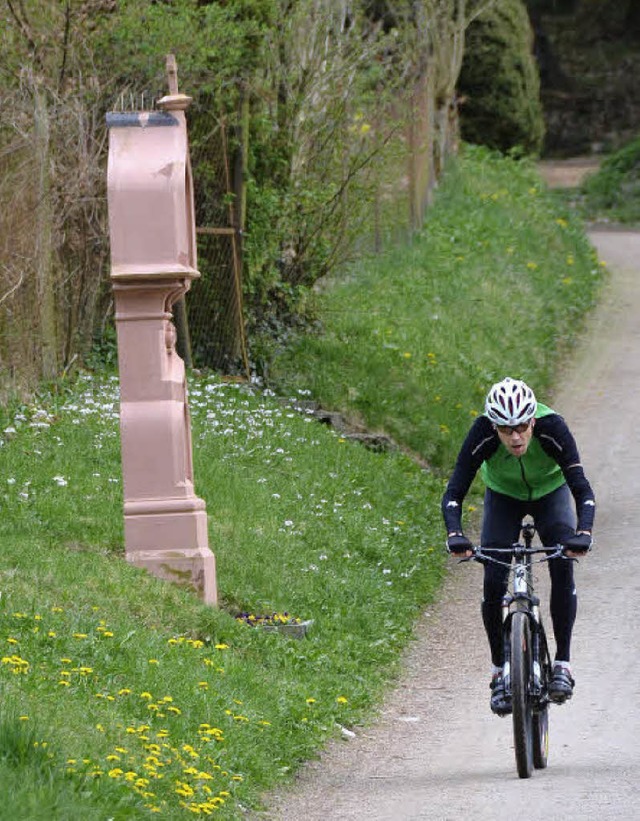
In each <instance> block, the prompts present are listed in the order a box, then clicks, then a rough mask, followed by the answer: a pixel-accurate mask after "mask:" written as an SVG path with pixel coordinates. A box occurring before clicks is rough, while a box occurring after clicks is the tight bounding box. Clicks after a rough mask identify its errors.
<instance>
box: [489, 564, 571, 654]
mask: <svg viewBox="0 0 640 821" xmlns="http://www.w3.org/2000/svg"><path fill="white" fill-rule="evenodd" d="M548 566H549V573H550V576H551V602H550V609H551V622H552V624H553V633H554V636H555V640H556V656H555V657H556V658H557V659H560V660H562V661H570V654H571V632H572V630H573V625H574V622H575V620H576V613H577V609H578V599H577V596H576V588H575V584H574V581H573V562H569V561H567V560H566V559H552V560H551V561H550V562H548ZM507 578H508V570H507V568H506V567H501V566H500V565H495V564H487V565H485V568H484V598H483V601H482V620H483V621H484V626H485V630H486V631H487V636H488V638H489V646H490V648H491V660H492V662H493V663H494V664H495V665H496V666H497V667H502V665H503V664H504V647H503V644H502V597H503V596H504V594H505V593H506V590H507Z"/></svg>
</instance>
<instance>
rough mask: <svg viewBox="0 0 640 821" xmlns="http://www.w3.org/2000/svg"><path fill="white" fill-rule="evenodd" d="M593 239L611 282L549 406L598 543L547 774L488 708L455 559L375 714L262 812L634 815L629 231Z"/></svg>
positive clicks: (475, 616) (635, 585)
mask: <svg viewBox="0 0 640 821" xmlns="http://www.w3.org/2000/svg"><path fill="white" fill-rule="evenodd" d="M591 239H592V242H593V244H594V245H595V247H596V248H597V250H598V253H599V255H600V258H601V259H603V260H605V261H606V262H607V264H608V266H609V268H610V269H611V271H612V277H611V281H610V283H609V285H608V287H607V289H606V293H605V297H604V300H603V302H602V305H601V306H600V308H599V309H598V311H597V312H596V314H595V316H594V317H593V318H592V320H591V322H590V330H589V333H588V334H587V335H586V338H585V342H584V345H583V347H582V349H581V350H580V351H579V352H578V353H577V354H576V356H575V357H574V359H573V361H572V363H571V368H570V370H569V371H568V373H567V377H566V379H565V380H564V384H563V386H562V390H561V391H560V392H559V393H558V394H557V395H556V396H554V397H553V399H552V404H553V406H554V407H555V408H556V409H557V410H558V411H559V412H561V413H562V414H563V415H564V416H565V417H566V418H567V419H568V421H569V422H570V425H571V427H572V428H573V430H574V432H575V434H576V438H577V440H578V444H579V446H580V450H581V455H582V461H583V463H584V464H585V468H586V470H587V473H588V475H589V477H590V479H591V481H592V484H593V485H594V489H595V491H596V497H597V500H598V514H597V528H596V547H595V549H594V551H593V552H592V554H591V555H590V556H589V557H588V558H587V559H585V560H582V561H581V563H580V566H579V567H578V568H576V570H577V583H578V594H579V614H578V622H577V625H576V629H575V632H574V644H573V659H574V674H575V676H576V679H577V686H576V691H575V695H574V698H573V700H572V702H571V703H569V704H567V705H565V706H562V707H555V706H554V707H552V708H551V752H550V760H549V767H548V769H547V770H544V771H538V772H536V773H535V774H534V776H533V778H531V779H529V780H520V779H518V777H517V775H516V773H515V769H514V760H513V751H512V741H511V722H510V719H499V718H496V717H494V716H493V715H492V714H491V713H490V711H489V709H488V697H489V689H488V675H487V674H488V660H487V650H486V640H485V637H484V633H483V631H482V627H481V623H480V617H479V612H478V610H479V606H478V599H479V591H480V581H481V569H480V568H479V566H472V565H464V566H461V567H457V566H456V567H454V568H453V569H452V572H451V573H450V575H449V579H448V581H447V584H446V586H445V590H444V594H443V598H442V601H441V602H440V603H439V604H438V605H437V606H434V607H433V608H432V611H431V612H430V613H427V614H425V617H424V618H423V621H422V623H421V625H420V627H419V630H418V635H417V641H416V642H415V644H414V645H413V646H412V648H411V650H410V652H409V654H408V656H407V660H406V672H405V675H404V677H403V679H402V681H401V683H400V686H399V687H398V688H397V689H396V690H395V691H394V692H392V693H391V694H390V696H389V698H388V701H387V703H386V705H385V707H384V710H383V712H382V715H381V716H380V719H379V721H378V722H377V723H376V724H375V725H374V726H373V727H371V728H368V729H364V730H361V731H359V732H358V733H357V734H356V737H355V738H354V739H352V740H350V741H342V742H337V743H334V744H332V745H331V746H330V747H329V748H328V749H327V750H326V752H325V754H324V755H323V756H322V758H321V759H320V760H319V761H317V762H314V763H312V764H310V765H309V766H308V767H306V768H305V769H304V770H303V772H302V773H301V775H300V777H299V779H298V781H297V782H296V785H295V786H294V787H293V788H292V789H290V790H287V791H286V792H285V791H283V793H282V794H281V795H275V796H271V800H270V810H269V812H268V813H267V814H265V815H262V816H261V817H262V818H268V819H270V820H271V821H303V820H304V821H316V820H317V821H320V819H322V821H338V820H339V821H342V820H343V819H345V820H346V819H357V820H358V821H368V820H369V819H371V821H387V819H388V821H392V820H393V821H401V820H402V819H430V820H431V821H448V820H449V819H451V821H454V819H455V821H466V819H475V820H480V821H481V820H482V819H494V818H495V817H496V815H504V814H505V813H508V814H512V813H513V812H516V813H517V812H525V811H526V812H527V813H529V812H530V811H531V809H532V807H535V817H536V818H546V819H548V821H556V819H558V820H559V819H562V820H563V821H567V820H569V821H572V819H580V821H591V820H592V819H593V821H608V819H612V820H613V819H615V820H616V821H632V819H633V821H635V819H638V818H640V807H639V805H638V802H639V799H640V676H639V673H638V659H639V658H640V633H638V632H636V631H635V626H636V618H637V611H638V609H639V608H640V604H639V603H638V602H640V551H639V550H638V548H637V545H636V544H635V542H636V541H637V538H638V537H637V534H638V532H640V437H639V436H638V432H637V421H636V417H638V416H639V415H640V320H638V317H639V316H640V233H633V232H624V231H617V232H596V233H593V234H592V235H591ZM540 582H541V585H543V586H544V583H545V582H546V573H545V574H544V575H543V574H540ZM636 596H637V597H638V598H637V599H636ZM546 620H547V623H548V622H549V618H548V613H547V617H546Z"/></svg>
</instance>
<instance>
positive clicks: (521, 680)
mask: <svg viewBox="0 0 640 821" xmlns="http://www.w3.org/2000/svg"><path fill="white" fill-rule="evenodd" d="M531 671H532V660H531V628H530V626H529V618H528V616H527V614H526V613H520V612H516V613H514V614H513V617H512V619H511V704H512V708H513V743H514V748H515V753H516V766H517V769H518V775H519V776H520V778H530V777H531V774H532V772H533V712H532V708H531V697H530V692H529V690H530V681H531Z"/></svg>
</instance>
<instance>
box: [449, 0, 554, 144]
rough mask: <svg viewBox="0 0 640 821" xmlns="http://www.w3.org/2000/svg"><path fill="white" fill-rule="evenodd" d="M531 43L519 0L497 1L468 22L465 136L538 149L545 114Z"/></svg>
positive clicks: (464, 68) (461, 82)
mask: <svg viewBox="0 0 640 821" xmlns="http://www.w3.org/2000/svg"><path fill="white" fill-rule="evenodd" d="M532 45H533V35H532V31H531V25H530V23H529V17H528V15H527V11H526V9H525V7H524V5H523V3H522V2H521V0H502V2H500V3H493V4H491V5H489V7H488V8H487V10H486V11H485V12H484V13H483V14H481V15H480V16H479V17H478V18H477V19H476V20H475V21H474V22H473V23H472V24H471V25H470V26H469V28H468V30H467V36H466V44H465V57H464V60H463V63H462V71H461V73H460V79H459V82H458V91H459V93H460V96H461V100H462V107H461V112H462V116H461V130H462V136H463V138H464V139H465V140H466V141H468V142H471V143H478V144H481V145H486V146H489V147H490V148H496V149H498V150H499V151H503V152H507V151H509V149H512V148H515V147H520V148H521V149H523V150H524V151H525V152H526V153H528V154H535V153H538V152H539V150H540V148H541V146H542V139H543V136H544V119H543V113H542V106H541V103H540V78H539V75H538V68H537V66H536V63H535V59H534V57H533V52H532Z"/></svg>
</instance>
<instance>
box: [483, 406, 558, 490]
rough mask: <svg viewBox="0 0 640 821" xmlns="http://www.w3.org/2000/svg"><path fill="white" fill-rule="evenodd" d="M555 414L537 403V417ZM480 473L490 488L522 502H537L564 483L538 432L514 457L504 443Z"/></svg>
mask: <svg viewBox="0 0 640 821" xmlns="http://www.w3.org/2000/svg"><path fill="white" fill-rule="evenodd" d="M552 413H555V411H553V410H551V408H548V407H547V406H546V405H542V404H541V403H540V402H538V407H537V410H536V419H540V418H542V417H543V416H549V415H550V414H552ZM480 473H481V476H482V479H483V481H484V483H485V485H486V486H487V487H488V488H491V490H493V491H495V492H496V493H502V494H504V495H505V496H511V497H513V498H514V499H520V500H522V501H536V500H537V499H540V498H542V497H543V496H546V495H547V494H548V493H551V492H552V491H554V490H557V489H558V488H559V487H560V486H561V485H562V484H564V482H565V478H564V475H563V473H562V470H561V468H560V465H559V464H558V463H557V461H556V460H555V459H553V458H552V457H551V456H549V455H548V454H547V453H545V451H544V450H543V448H542V445H541V444H540V441H539V440H538V439H537V438H536V437H535V435H534V436H533V437H532V438H531V442H530V443H529V447H528V448H527V451H526V453H525V454H524V456H520V457H518V456H513V455H512V454H511V453H509V451H508V450H507V449H506V448H505V447H504V445H502V444H501V445H500V447H498V449H497V450H496V452H495V453H494V454H493V455H492V456H490V457H489V459H487V460H486V461H485V462H483V463H482V466H481V468H480Z"/></svg>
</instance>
